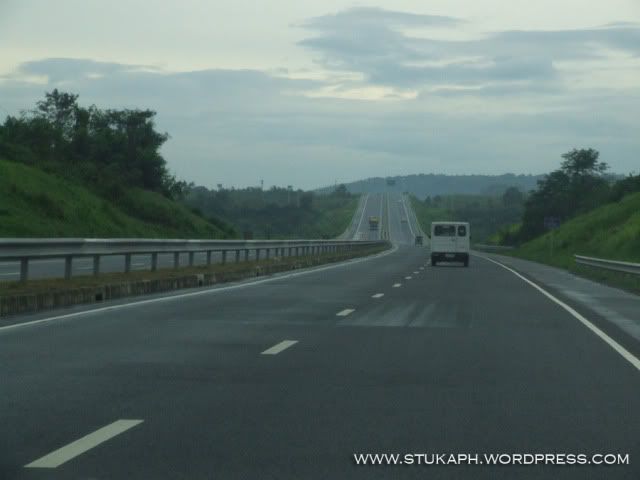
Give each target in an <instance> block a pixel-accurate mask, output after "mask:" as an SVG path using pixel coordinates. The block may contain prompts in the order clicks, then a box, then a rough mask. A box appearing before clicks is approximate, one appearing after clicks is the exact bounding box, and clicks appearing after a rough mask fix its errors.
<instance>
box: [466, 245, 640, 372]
mask: <svg viewBox="0 0 640 480" xmlns="http://www.w3.org/2000/svg"><path fill="white" fill-rule="evenodd" d="M475 256H476V257H479V258H483V259H485V260H488V261H490V262H492V263H495V264H496V265H499V266H501V267H502V268H504V269H505V270H508V271H510V272H511V273H513V274H514V275H515V276H517V277H518V278H520V279H521V280H524V281H525V282H527V283H528V284H529V285H530V286H532V287H533V288H535V289H536V290H538V291H539V292H540V293H542V294H543V295H544V296H545V297H547V298H548V299H549V300H551V301H553V302H555V303H556V304H558V305H559V306H561V307H562V308H564V309H565V310H566V311H567V312H569V313H570V314H571V315H573V317H574V318H576V319H577V320H578V321H579V322H580V323H582V324H583V325H584V326H585V327H587V328H588V329H589V330H591V331H592V332H593V333H595V334H596V335H597V336H598V337H600V339H601V340H603V341H604V342H605V343H606V344H607V345H609V346H610V347H611V348H613V349H614V350H615V351H616V352H618V354H620V356H622V358H624V359H625V360H626V361H627V362H629V363H630V364H631V365H633V366H634V367H636V369H637V370H639V371H640V359H638V358H637V357H636V356H635V355H633V354H632V353H631V352H630V351H629V350H627V349H626V348H624V347H623V346H622V345H620V344H619V343H618V342H616V341H615V340H614V339H613V338H611V337H610V336H609V335H607V334H606V333H604V332H603V331H602V330H600V329H599V328H598V327H596V326H595V325H594V324H593V323H591V322H590V321H589V320H587V319H586V318H585V317H584V316H582V315H581V314H580V313H579V312H577V311H576V310H574V309H573V308H572V307H570V306H569V305H567V304H566V303H564V302H563V301H562V300H560V299H558V298H556V297H555V296H553V295H552V294H550V293H549V292H547V291H546V290H545V289H544V288H542V287H541V286H539V285H538V284H537V283H534V282H532V281H531V280H529V279H528V278H526V277H524V276H523V275H520V274H519V273H518V272H516V271H515V270H513V269H512V268H510V267H507V266H506V265H504V264H503V263H500V262H498V261H496V260H493V259H492V258H489V257H485V256H482V255H475Z"/></svg>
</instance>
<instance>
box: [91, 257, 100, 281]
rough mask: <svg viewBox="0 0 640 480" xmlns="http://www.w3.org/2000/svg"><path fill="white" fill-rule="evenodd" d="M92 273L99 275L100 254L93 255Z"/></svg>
mask: <svg viewBox="0 0 640 480" xmlns="http://www.w3.org/2000/svg"><path fill="white" fill-rule="evenodd" d="M93 275H94V276H97V275H100V255H94V256H93Z"/></svg>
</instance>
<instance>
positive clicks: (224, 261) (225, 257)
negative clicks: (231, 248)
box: [222, 250, 227, 265]
mask: <svg viewBox="0 0 640 480" xmlns="http://www.w3.org/2000/svg"><path fill="white" fill-rule="evenodd" d="M225 263H227V251H226V250H223V251H222V264H223V265H224V264H225Z"/></svg>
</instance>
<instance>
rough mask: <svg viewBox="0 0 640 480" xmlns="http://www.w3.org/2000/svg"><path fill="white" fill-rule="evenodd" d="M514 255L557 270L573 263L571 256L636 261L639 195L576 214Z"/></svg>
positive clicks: (639, 240) (639, 237)
mask: <svg viewBox="0 0 640 480" xmlns="http://www.w3.org/2000/svg"><path fill="white" fill-rule="evenodd" d="M552 236H553V256H551V240H552ZM514 253H515V254H516V255H518V256H522V257H524V258H529V259H531V260H536V261H540V262H545V263H550V264H553V265H557V266H561V267H567V266H569V265H570V264H572V263H573V262H572V256H573V254H579V255H588V256H592V257H600V258H607V259H611V260H627V261H631V262H640V193H636V194H633V195H628V196H626V197H625V198H623V199H622V200H621V201H620V202H618V203H610V204H607V205H604V206H602V207H600V208H597V209H595V210H593V211H591V212H589V213H586V214H584V215H580V216H578V217H576V218H574V219H573V220H570V221H569V222H567V223H565V224H564V225H562V226H561V227H560V228H559V229H557V230H555V231H554V232H549V233H547V234H545V235H543V236H541V237H538V238H536V239H534V240H531V241H530V242H527V243H525V244H524V245H522V246H521V247H520V248H519V249H518V250H517V251H516V252H514Z"/></svg>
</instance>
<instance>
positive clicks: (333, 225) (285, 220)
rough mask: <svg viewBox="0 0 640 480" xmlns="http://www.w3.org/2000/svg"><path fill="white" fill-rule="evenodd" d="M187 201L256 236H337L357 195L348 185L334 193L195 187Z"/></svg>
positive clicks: (289, 189) (277, 189)
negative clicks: (320, 193) (349, 190)
mask: <svg viewBox="0 0 640 480" xmlns="http://www.w3.org/2000/svg"><path fill="white" fill-rule="evenodd" d="M184 201H185V202H186V204H187V205H189V206H190V207H191V208H192V209H193V210H194V211H196V212H200V213H201V214H202V215H204V216H205V217H210V216H216V217H219V218H222V219H224V220H226V221H228V222H230V223H233V225H234V226H235V227H236V229H237V230H238V231H240V232H243V233H246V234H247V235H252V236H254V237H255V238H259V237H262V238H276V237H277V238H285V237H316V238H318V237H333V236H337V235H339V234H340V233H342V231H343V230H344V229H345V228H346V227H347V226H348V224H349V222H350V220H351V218H352V216H353V213H354V210H355V206H356V204H357V196H355V195H351V194H349V193H348V192H347V189H346V188H345V187H344V185H341V186H338V187H337V188H335V189H334V191H333V192H332V193H331V194H328V195H318V194H314V193H313V192H305V191H303V190H294V189H293V188H291V187H288V188H282V187H275V186H274V187H272V188H270V189H268V190H263V189H262V188H259V187H249V188H242V189H234V188H231V189H225V188H221V187H220V188H218V190H209V189H207V188H205V187H195V188H193V189H191V190H190V192H189V193H188V194H187V195H186V197H185V199H184Z"/></svg>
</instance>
